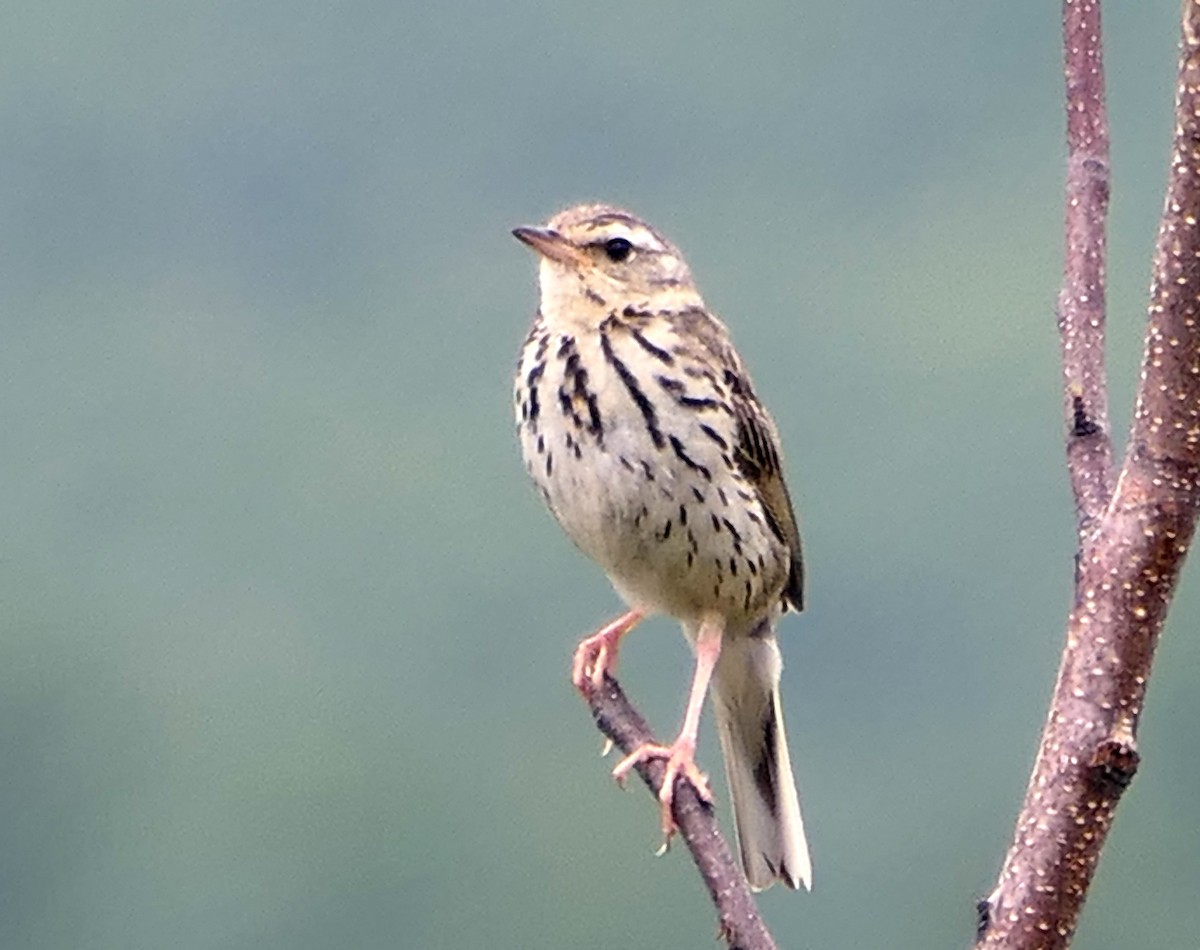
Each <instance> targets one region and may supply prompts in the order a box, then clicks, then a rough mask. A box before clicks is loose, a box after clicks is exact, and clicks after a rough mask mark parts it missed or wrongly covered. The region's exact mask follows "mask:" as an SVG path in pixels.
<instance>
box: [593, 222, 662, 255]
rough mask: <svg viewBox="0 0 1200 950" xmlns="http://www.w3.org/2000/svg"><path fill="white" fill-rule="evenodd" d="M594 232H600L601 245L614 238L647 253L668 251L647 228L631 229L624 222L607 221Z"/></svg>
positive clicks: (596, 227) (597, 236)
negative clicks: (622, 239) (623, 240)
mask: <svg viewBox="0 0 1200 950" xmlns="http://www.w3.org/2000/svg"><path fill="white" fill-rule="evenodd" d="M594 230H595V231H596V232H598V233H597V235H596V241H597V242H599V243H602V242H604V241H611V240H612V239H613V238H624V239H625V240H626V241H628V242H629V243H630V244H632V245H633V246H634V247H638V248H641V249H642V250H645V251H665V250H666V249H667V248H666V245H665V244H663V243H662V241H660V240H659V239H658V238H657V237H655V236H654V234H653V232H651V231H648V230H646V229H645V228H631V227H629V226H628V225H627V224H625V223H624V222H623V221H605V222H603V223H602V224H598V225H596V226H595V228H594Z"/></svg>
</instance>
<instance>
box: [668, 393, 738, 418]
mask: <svg viewBox="0 0 1200 950" xmlns="http://www.w3.org/2000/svg"><path fill="white" fill-rule="evenodd" d="M679 405H681V406H687V408H689V409H700V410H707V409H724V410H725V411H726V412H727V413H728V414H729V415H733V410H731V409H730V408H729V407H728V406H727V405H725V403H723V402H721V401H720V400H717V399H709V398H708V397H706V396H680V397H679Z"/></svg>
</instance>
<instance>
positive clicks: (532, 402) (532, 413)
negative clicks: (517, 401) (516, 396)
mask: <svg viewBox="0 0 1200 950" xmlns="http://www.w3.org/2000/svg"><path fill="white" fill-rule="evenodd" d="M545 372H546V364H545V363H538V364H537V365H536V366H534V367H533V368H532V369H531V370H530V371H529V374H528V375H527V376H526V377H525V385H526V386H528V387H529V424H530V425H532V426H533V427H534V428H535V429H536V428H537V419H538V413H540V412H541V411H542V407H541V401H540V399H539V397H538V385H537V384H538V381H539V380H540V379H541V378H542V375H543V374H544V373H545Z"/></svg>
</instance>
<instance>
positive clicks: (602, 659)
mask: <svg viewBox="0 0 1200 950" xmlns="http://www.w3.org/2000/svg"><path fill="white" fill-rule="evenodd" d="M644 616H645V614H644V613H643V612H642V611H640V610H630V611H629V612H628V613H623V614H621V616H619V617H618V618H617V619H616V620H612V621H610V622H609V623H606V624H605V625H604V626H603V627H601V628H600V629H599V630H598V631H597V632H596V633H594V634H592V635H591V636H590V637H587V638H585V639H584V640H582V641H580V643H579V646H578V647H576V648H575V661H574V662H573V663H572V664H571V682H572V683H574V684H575V688H576V689H577V690H579V691H580V692H581V693H583V695H584V698H585V699H586V698H587V695H588V693H589V692H591V690H593V689H599V688H600V686H601V684H602V683H603V682H604V674H605V673H615V672H616V669H617V650H618V648H619V647H620V645H621V638H622V637H623V636H625V634H627V633H628V632H629V631H630V630H632V629H633V628H634V627H636V626H637V624H638V622H639V621H640V620H641V619H642V618H643V617H644Z"/></svg>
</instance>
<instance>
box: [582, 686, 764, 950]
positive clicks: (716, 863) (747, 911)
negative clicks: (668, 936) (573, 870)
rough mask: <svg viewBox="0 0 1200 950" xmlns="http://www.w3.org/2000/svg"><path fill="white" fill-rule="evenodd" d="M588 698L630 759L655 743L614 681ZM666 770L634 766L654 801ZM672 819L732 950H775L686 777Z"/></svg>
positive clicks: (654, 763)
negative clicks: (630, 756)
mask: <svg viewBox="0 0 1200 950" xmlns="http://www.w3.org/2000/svg"><path fill="white" fill-rule="evenodd" d="M584 698H585V699H586V700H587V704H588V706H589V708H590V709H591V711H592V716H593V717H595V720H596V725H597V726H598V727H599V728H600V731H601V732H603V733H604V734H605V735H606V736H607V737H608V738H609V739H611V740H612V741H613V743H614V744H615V745H616V746H617V748H619V749H620V750H621V751H622V752H624V753H625V754H626V755H628V754H629V753H630V752H632V751H633V750H634V749H636V748H637V747H638V746H640V745H642V744H643V743H646V742H655V741H656V740H655V738H654V734H653V733H652V732H651V731H650V727H649V726H647V725H646V721H645V720H644V719H643V718H642V717H641V715H640V714H639V713H638V711H637V710H636V709H634V708H633V706H632V704H631V703H630V702H629V700H628V699H627V698H626V697H625V693H624V692H622V690H621V687H620V685H619V684H618V683H617V681H616V680H614V679H613V678H612V677H610V676H607V675H606V676H605V677H604V685H603V686H602V687H600V688H599V689H593V690H591V691H590V692H589V694H588V695H587V696H585V697H584ZM665 768H666V766H665V765H664V763H663V762H662V761H661V760H659V759H650V760H648V761H645V762H641V763H639V764H638V765H637V766H636V769H637V773H638V775H640V776H641V778H642V781H643V782H645V783H646V785H647V786H648V787H649V789H650V790H651V791H652V792H653V793H654V794H655V795H656V796H657V795H658V790H659V788H661V787H662V778H663V771H664V770H665ZM674 814H675V821H676V823H677V824H678V825H679V834H680V837H681V838H682V839H683V841H684V843H685V844H686V845H687V847H688V850H689V851H691V853H692V860H693V861H695V863H696V868H697V870H699V872H700V876H701V877H702V878H703V879H704V885H705V887H707V888H708V893H709V896H710V897H711V898H712V902H713V904H714V905H715V907H716V909H717V917H718V926H719V928H720V932H721V936H722V937H723V938H724V939H725V941H726V942H727V943H728V944H729V947H730V948H731V950H777V947H776V944H775V941H774V939H773V938H772V937H771V934H770V932H769V931H768V930H767V927H766V924H764V923H763V920H762V917H761V916H759V913H758V907H757V905H756V904H755V903H754V897H753V895H752V894H751V893H750V888H749V886H748V885H747V884H746V878H745V876H744V875H743V874H742V870H741V868H740V867H739V866H738V864H737V862H736V861H735V860H734V858H733V856H732V855H731V854H730V851H729V846H728V845H727V844H726V843H725V839H724V837H722V835H721V832H720V831H719V830H718V828H717V821H716V818H715V816H714V815H713V812H712V809H711V808H710V807H709V806H707V805H705V804H704V803H703V802H701V801H700V799H699V798H698V797H697V795H696V792H695V789H693V788H692V786H691V784H690V783H689V782H688V781H686V780H685V779H682V778H681V779H678V780H676V784H675V808H674Z"/></svg>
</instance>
